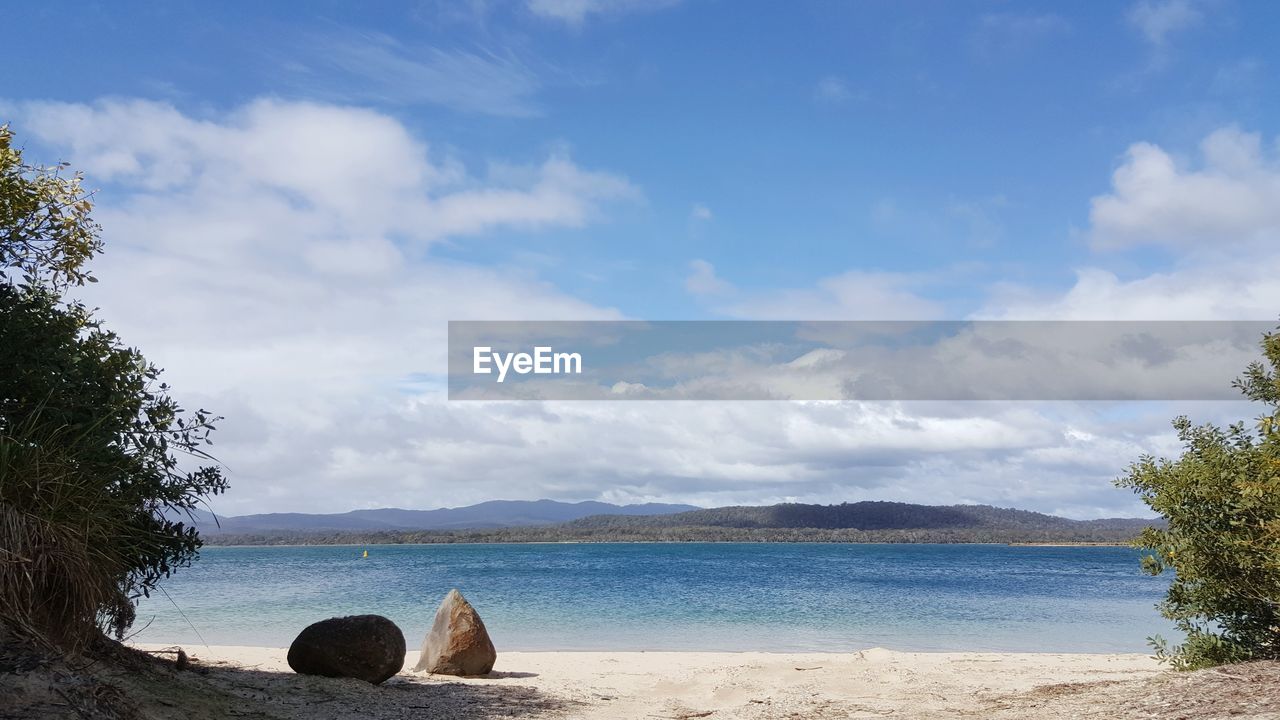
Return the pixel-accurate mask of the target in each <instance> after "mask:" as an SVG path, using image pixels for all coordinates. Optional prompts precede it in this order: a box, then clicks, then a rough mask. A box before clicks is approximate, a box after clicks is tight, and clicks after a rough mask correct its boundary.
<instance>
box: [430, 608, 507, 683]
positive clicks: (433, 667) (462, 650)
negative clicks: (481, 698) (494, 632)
mask: <svg viewBox="0 0 1280 720" xmlns="http://www.w3.org/2000/svg"><path fill="white" fill-rule="evenodd" d="M497 659H498V653H497V651H495V650H494V649H493V641H491V640H490V639H489V632H488V631H487V630H485V629H484V622H483V621H482V620H480V615H479V614H478V613H476V609H475V608H473V607H471V603H469V602H467V599H466V598H464V597H462V593H460V592H458V591H457V590H450V591H449V594H448V595H445V597H444V601H443V602H441V603H440V607H439V609H437V610H436V619H435V622H434V623H432V625H431V630H429V631H428V632H427V636H426V637H425V638H423V640H422V657H421V659H419V660H418V665H417V666H416V667H414V668H413V670H414V672H420V671H423V670H425V671H427V672H429V673H434V674H440V675H463V676H467V675H488V674H489V671H490V670H492V669H493V663H494V661H495V660H497Z"/></svg>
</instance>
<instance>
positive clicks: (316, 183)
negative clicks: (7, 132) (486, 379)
mask: <svg viewBox="0 0 1280 720" xmlns="http://www.w3.org/2000/svg"><path fill="white" fill-rule="evenodd" d="M6 111H7V112H6V114H8V115H10V116H12V117H14V119H15V121H16V122H15V125H16V127H17V129H18V130H19V132H21V133H22V136H23V137H26V138H29V139H30V142H31V144H32V145H34V146H38V147H29V148H28V150H29V152H30V157H32V158H33V159H36V158H39V157H41V156H42V155H43V156H44V157H48V158H59V159H66V160H68V161H71V162H72V163H73V164H74V165H76V166H77V167H79V168H83V169H85V170H86V171H88V172H89V174H90V182H91V183H92V184H95V185H100V186H102V188H103V189H102V192H101V193H100V194H99V196H98V201H99V213H98V215H99V219H100V220H101V221H102V223H103V225H104V228H105V230H106V238H105V239H106V241H107V248H108V249H107V253H106V254H105V255H104V256H103V257H102V258H101V259H100V260H99V261H97V262H96V263H95V271H96V272H97V274H98V275H99V277H100V278H101V280H102V282H101V283H99V284H98V285H96V286H94V287H92V288H87V289H86V291H85V292H86V299H87V300H88V301H89V302H90V303H92V304H93V305H96V306H99V307H101V309H102V310H101V314H102V317H103V318H104V320H105V321H106V322H107V323H108V325H109V326H110V327H112V328H113V329H116V330H118V331H119V332H120V333H121V335H122V336H123V337H124V338H126V339H127V340H128V342H130V343H134V344H137V345H138V346H140V347H142V348H143V349H144V350H145V351H146V353H147V354H148V356H149V357H151V358H152V359H153V360H155V361H156V362H158V363H159V364H160V365H162V366H164V367H166V368H167V372H166V377H167V379H169V380H170V381H171V382H172V383H173V384H174V386H175V387H176V388H177V391H178V393H179V396H180V399H182V400H183V401H184V402H185V404H186V405H188V406H196V405H203V406H207V407H209V408H211V409H213V410H215V411H217V412H219V413H221V414H223V415H226V416H227V420H226V421H225V422H224V423H222V424H221V426H220V430H219V433H218V434H217V438H216V439H217V441H218V443H217V445H216V446H215V448H214V449H215V451H216V452H217V454H218V455H219V456H220V457H221V458H222V459H223V460H224V461H225V462H226V463H227V465H228V467H229V470H230V476H231V478H232V481H233V488H234V489H233V491H232V493H231V494H229V495H227V496H225V497H224V498H220V499H219V504H218V505H217V506H216V509H217V510H219V511H221V512H225V513H229V514H239V513H246V512H263V511H287V510H297V511H313V512H315V511H325V512H336V511H343V510H348V509H351V508H353V507H372V506H401V507H436V506H442V505H460V504H466V503H470V502H477V501H481V500H487V499H493V498H527V499H532V498H537V497H552V498H559V499H571V500H578V499H587V498H597V499H605V500H613V501H622V502H632V501H646V500H668V501H686V502H694V503H698V504H707V505H713V504H726V503H743V502H746V503H759V502H774V501H780V500H797V501H808V502H839V501H842V500H858V499H871V498H878V499H895V500H904V501H919V502H932V503H939V502H942V503H945V502H963V501H978V502H993V503H1000V504H1007V505H1018V506H1023V507H1030V508H1034V509H1040V510H1047V511H1061V512H1068V513H1071V514H1074V515H1077V516H1097V515H1105V514H1124V513H1132V512H1134V511H1137V510H1138V505H1137V504H1136V503H1135V502H1133V501H1132V498H1130V497H1129V496H1127V495H1126V494H1124V493H1119V492H1117V491H1114V490H1112V489H1111V486H1110V481H1111V478H1112V477H1114V475H1115V474H1116V471H1117V468H1118V467H1122V466H1123V463H1124V462H1128V461H1129V460H1131V459H1133V458H1134V457H1136V456H1137V455H1138V454H1140V453H1141V452H1144V451H1148V450H1150V449H1152V448H1153V447H1155V448H1160V447H1162V446H1160V445H1159V443H1160V442H1163V440H1162V439H1163V438H1167V436H1168V432H1167V428H1166V427H1165V420H1166V418H1167V417H1170V416H1172V414H1174V412H1173V410H1172V409H1170V410H1169V411H1168V412H1162V413H1154V414H1153V415H1154V417H1153V419H1151V420H1150V421H1149V422H1142V423H1138V422H1133V423H1130V424H1128V425H1125V424H1123V423H1121V424H1117V423H1116V422H1115V421H1114V418H1110V417H1107V415H1106V411H1105V409H1101V408H1088V407H1086V408H1040V407H1029V406H1027V405H1026V404H1017V403H1015V404H1011V405H1002V404H998V403H984V404H980V405H977V406H975V405H963V404H960V405H956V404H916V405H910V404H895V403H820V402H819V403H766V404H758V403H664V402H654V403H635V402H631V403H604V402H601V403H597V402H582V403H449V402H446V401H445V400H444V387H443V377H442V371H443V368H444V365H445V354H446V353H445V333H446V321H447V320H450V319H454V320H457V319H557V320H565V319H570V320H572V319H616V318H619V317H621V316H622V313H621V312H619V311H618V310H616V309H613V308H609V307H599V306H596V305H593V304H590V303H587V302H583V301H582V300H580V299H577V298H575V297H573V296H571V295H569V294H566V293H565V292H563V291H561V290H559V289H557V288H556V287H554V286H552V285H550V284H548V283H547V282H545V281H543V280H541V279H540V278H538V277H537V276H536V275H533V274H531V273H530V272H528V271H519V270H513V269H503V268H496V267H487V266H479V265H474V264H469V263H463V262H458V261H448V260H445V259H442V258H441V257H439V256H438V255H437V252H436V250H437V248H438V246H439V244H440V243H441V242H442V241H448V242H451V243H462V242H466V241H467V237H468V236H471V235H479V234H484V233H493V232H530V233H532V232H534V231H539V230H548V229H556V228H569V227H579V226H583V225H586V224H589V223H593V222H603V221H607V219H608V216H609V211H610V209H611V208H612V207H614V205H615V204H616V203H625V202H628V201H631V200H633V199H635V198H637V197H639V196H640V191H639V190H638V189H637V188H635V187H634V186H633V185H632V184H631V183H630V182H628V181H627V180H626V179H625V178H623V177H621V176H619V175H617V174H615V173H610V172H604V171H601V170H597V169H588V168H583V167H580V166H579V165H577V164H576V163H575V162H573V161H572V160H571V159H570V158H568V157H563V156H552V157H550V158H547V159H545V160H544V161H543V162H539V163H535V164H533V165H529V166H511V165H503V164H501V163H500V162H495V163H493V164H492V165H490V168H491V169H489V170H487V171H485V172H483V173H476V172H474V171H472V170H470V169H469V168H468V167H466V166H464V165H463V164H462V163H459V162H457V161H456V160H453V159H451V158H450V157H449V156H448V155H447V154H444V153H441V152H440V151H439V150H438V149H437V148H436V147H434V146H433V145H431V144H429V143H428V142H426V141H425V140H424V139H423V138H421V137H418V136H416V135H415V134H413V133H411V132H409V131H408V130H407V129H406V128H405V127H404V126H403V125H402V124H401V123H399V122H397V121H396V120H395V119H394V118H391V117H389V116H387V115H384V114H381V113H377V112H373V111H370V110H363V109H358V108H349V107H338V106H333V105H324V104H317V103H287V102H282V101H279V100H260V101H257V102H253V103H250V104H249V105H246V106H245V107H242V108H240V109H238V110H236V111H234V112H232V113H230V114H229V115H227V116H225V117H212V116H195V115H192V114H189V113H183V112H181V111H179V110H177V109H175V108H173V107H171V106H168V105H164V104H157V103H148V102H140V101H128V100H116V101H107V102H101V103H96V104H91V105H83V104H67V103H23V104H17V105H11V106H9V107H7V108H6ZM529 242H531V243H535V242H537V238H536V237H533V236H531V237H530V238H529ZM691 271H692V277H693V278H700V279H699V280H694V281H692V286H691V288H690V289H691V290H695V289H696V288H699V287H701V288H703V289H706V288H707V287H708V286H707V284H706V282H707V281H708V280H714V281H716V282H714V283H711V285H710V287H711V288H713V289H720V290H724V294H722V295H708V298H709V299H708V302H709V303H712V304H713V305H715V306H716V307H718V308H719V309H721V310H722V311H723V312H724V313H725V314H726V315H727V316H730V317H755V318H760V317H775V318H785V319H797V318H800V319H821V318H841V319H856V318H870V319H886V318H898V319H910V318H920V317H925V318H928V317H943V316H945V315H946V314H947V313H946V312H945V308H943V307H941V306H939V305H938V304H937V303H935V302H933V301H930V300H927V299H924V293H925V292H926V290H927V289H928V285H929V278H928V277H926V276H916V275H910V274H895V273H874V272H866V271H857V272H849V273H844V274H838V275H832V276H830V277H827V278H824V279H822V280H820V281H819V282H817V283H816V284H815V286H814V287H811V288H792V289H782V290H776V291H764V292H756V291H750V292H748V291H746V290H743V289H736V288H734V287H733V286H732V285H730V284H729V283H728V282H727V281H724V280H720V279H719V278H718V277H717V276H716V274H715V269H714V268H713V267H712V266H710V265H709V264H706V265H699V264H696V263H695V264H693V265H691ZM1171 282H1172V281H1171ZM717 283H722V284H717ZM1115 283H1117V284H1118V285H1119V286H1121V287H1123V286H1124V282H1122V281H1120V280H1115ZM1153 292H1154V291H1153ZM1259 292H1263V289H1260V290H1259ZM1026 302H1027V303H1028V307H1030V306H1031V305H1032V303H1031V300H1027V301H1026ZM1116 302H1125V300H1124V299H1123V298H1121V299H1119V300H1116ZM1037 307H1046V305H1045V303H1040V304H1039V305H1037ZM1048 307H1050V308H1051V310H1052V311H1054V312H1063V313H1066V312H1068V311H1069V310H1067V309H1061V308H1059V309H1053V308H1052V307H1051V306H1048ZM804 363H808V364H809V365H810V366H813V367H821V366H822V364H823V358H821V357H816V356H815V357H808V358H806V359H804ZM623 390H625V389H623ZM638 390H639V391H642V390H643V389H638ZM1234 414H1235V415H1240V416H1244V415H1247V413H1246V414H1244V415H1241V414H1240V413H1234ZM1089 438H1103V439H1105V440H1106V442H1105V443H1101V442H1100V441H1097V440H1090V439H1089ZM1104 451H1105V452H1104Z"/></svg>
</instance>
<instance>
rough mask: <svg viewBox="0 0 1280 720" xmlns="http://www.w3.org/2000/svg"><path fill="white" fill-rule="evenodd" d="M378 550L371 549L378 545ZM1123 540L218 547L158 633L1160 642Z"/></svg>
mask: <svg viewBox="0 0 1280 720" xmlns="http://www.w3.org/2000/svg"><path fill="white" fill-rule="evenodd" d="M366 551H367V557H366V556H365V553H366ZM1139 558H1140V553H1139V552H1137V551H1135V550H1132V549H1129V548H1123V547H1043V546H1006V545H917V544H886V545H868V544H790V543H786V544H783V543H670V544H666V543H582V544H569V543H565V544H474V545H470V544H468V545H370V546H305V547H300V546H290V547H207V548H205V549H203V550H202V551H201V553H200V557H199V559H198V560H197V561H196V562H195V563H194V564H193V565H192V566H191V567H188V568H183V569H181V570H179V571H177V572H176V573H175V574H174V575H173V576H172V577H171V578H169V579H167V580H166V581H164V582H163V583H162V584H161V586H160V591H159V592H155V593H153V594H152V596H151V597H150V598H146V599H143V600H142V601H141V603H140V605H139V608H138V618H137V622H136V623H135V625H134V628H133V630H132V632H133V633H134V636H133V639H134V640H135V641H137V642H144V643H165V644H183V645H194V646H200V645H205V644H207V645H250V646H258V647H287V646H288V645H289V643H290V642H291V641H292V640H293V639H294V637H295V636H296V635H297V634H298V632H299V631H301V630H302V629H303V628H304V627H306V626H307V625H308V624H310V623H312V622H315V621H318V620H323V619H325V618H329V617H335V616H341V615H358V614H366V613H374V614H379V615H385V616H387V617H389V618H391V619H392V620H394V621H395V622H396V624H397V625H399V626H400V628H401V629H402V630H403V631H404V633H405V636H406V638H407V639H408V643H409V647H410V648H416V647H417V646H418V645H419V644H420V642H421V639H422V636H423V635H424V634H425V633H426V631H427V629H428V628H429V627H430V625H431V621H432V618H433V616H434V613H435V610H436V607H437V605H438V604H439V602H440V600H441V599H442V598H443V597H444V595H445V594H446V593H447V592H448V591H449V590H450V589H452V588H457V589H458V590H460V591H461V592H462V593H463V595H464V596H466V598H467V599H468V600H469V601H470V602H471V604H472V605H473V606H474V607H475V608H476V610H477V611H478V612H479V613H480V616H481V618H482V619H483V620H484V622H485V625H486V626H487V628H488V630H489V634H490V636H491V637H492V638H493V641H494V644H495V645H496V646H497V647H498V649H499V651H502V650H614V651H623V650H634V651H639V650H655V651H657V650H722V651H751V650H757V651H775V652H782V651H824V652H848V651H856V650H861V649H865V648H871V647H885V648H890V649H894V650H929V651H946V650H951V651H1001V652H1015V651H1016V652H1146V651H1148V643H1147V638H1148V637H1149V636H1152V635H1156V634H1160V635H1163V636H1165V637H1166V638H1169V639H1171V640H1175V641H1176V640H1177V639H1178V636H1177V635H1176V633H1175V632H1174V631H1173V629H1172V628H1171V626H1170V625H1169V623H1168V622H1167V621H1165V620H1164V619H1162V618H1161V617H1160V614H1159V612H1158V611H1157V610H1156V607H1155V606H1156V604H1157V603H1158V602H1159V600H1160V599H1161V597H1162V596H1163V595H1164V593H1165V590H1166V589H1167V588H1168V583H1169V579H1168V578H1165V577H1150V576H1147V575H1145V574H1143V573H1142V572H1141V570H1140V568H1139Z"/></svg>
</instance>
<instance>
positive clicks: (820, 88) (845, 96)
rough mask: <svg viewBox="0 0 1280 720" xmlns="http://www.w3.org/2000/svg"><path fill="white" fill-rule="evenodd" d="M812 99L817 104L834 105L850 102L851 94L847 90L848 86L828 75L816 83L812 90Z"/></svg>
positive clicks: (839, 79) (837, 78) (841, 80)
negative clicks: (816, 101) (817, 102)
mask: <svg viewBox="0 0 1280 720" xmlns="http://www.w3.org/2000/svg"><path fill="white" fill-rule="evenodd" d="M813 97H814V98H815V99H816V100H818V101H819V102H823V103H829V104H832V105H836V104H840V103H844V102H848V101H849V100H851V99H852V98H853V92H851V91H850V90H849V86H848V84H846V83H845V81H844V80H843V79H841V78H839V77H837V76H835V75H828V76H826V77H824V78H822V79H821V80H819V81H818V85H817V87H815V88H814V90H813Z"/></svg>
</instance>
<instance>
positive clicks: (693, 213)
mask: <svg viewBox="0 0 1280 720" xmlns="http://www.w3.org/2000/svg"><path fill="white" fill-rule="evenodd" d="M713 217H715V216H714V215H712V214H711V208H709V207H707V206H706V205H703V204H702V203H695V204H694V206H693V209H692V210H690V211H689V219H690V220H693V221H696V222H705V221H707V220H710V219H712V218H713Z"/></svg>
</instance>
